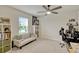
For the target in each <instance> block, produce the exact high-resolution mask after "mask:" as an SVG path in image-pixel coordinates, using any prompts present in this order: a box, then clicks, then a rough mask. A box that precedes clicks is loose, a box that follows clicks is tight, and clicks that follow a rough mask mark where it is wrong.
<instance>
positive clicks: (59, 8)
mask: <svg viewBox="0 0 79 59" xmlns="http://www.w3.org/2000/svg"><path fill="white" fill-rule="evenodd" d="M60 8H62V6H58V7H56V8H53V9H51V10H50V11H53V10H57V9H60Z"/></svg>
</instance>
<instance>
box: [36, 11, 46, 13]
mask: <svg viewBox="0 0 79 59" xmlns="http://www.w3.org/2000/svg"><path fill="white" fill-rule="evenodd" d="M45 12H46V11H39V12H37V13H45Z"/></svg>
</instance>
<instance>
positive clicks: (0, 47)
mask: <svg viewBox="0 0 79 59" xmlns="http://www.w3.org/2000/svg"><path fill="white" fill-rule="evenodd" d="M0 21H1V23H0V33H1V35H0V37H1V40H0V52H2V53H3V52H7V51H8V50H10V49H11V24H10V19H9V18H6V17H0Z"/></svg>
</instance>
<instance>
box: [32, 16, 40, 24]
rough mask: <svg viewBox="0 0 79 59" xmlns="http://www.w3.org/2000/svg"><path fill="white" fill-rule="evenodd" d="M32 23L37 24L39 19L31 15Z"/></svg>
mask: <svg viewBox="0 0 79 59" xmlns="http://www.w3.org/2000/svg"><path fill="white" fill-rule="evenodd" d="M32 25H39V20H38V19H37V17H35V16H32Z"/></svg>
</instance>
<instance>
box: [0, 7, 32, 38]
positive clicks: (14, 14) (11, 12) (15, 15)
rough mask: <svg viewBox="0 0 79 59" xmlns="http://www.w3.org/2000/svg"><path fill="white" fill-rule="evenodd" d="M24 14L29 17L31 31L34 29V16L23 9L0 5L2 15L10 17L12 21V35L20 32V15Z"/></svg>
mask: <svg viewBox="0 0 79 59" xmlns="http://www.w3.org/2000/svg"><path fill="white" fill-rule="evenodd" d="M20 16H24V17H27V18H28V19H29V32H31V31H32V29H31V28H32V16H31V15H29V14H26V13H23V12H21V11H18V10H16V9H14V8H11V7H9V6H0V17H8V18H10V21H11V28H12V37H13V36H14V35H16V34H18V30H19V21H18V20H19V17H20Z"/></svg>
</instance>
